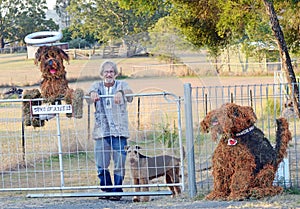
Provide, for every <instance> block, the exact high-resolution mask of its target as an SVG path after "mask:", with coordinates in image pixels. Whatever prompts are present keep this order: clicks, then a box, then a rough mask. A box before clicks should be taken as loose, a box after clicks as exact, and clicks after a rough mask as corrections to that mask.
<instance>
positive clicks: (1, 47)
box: [0, 35, 4, 49]
mask: <svg viewBox="0 0 300 209" xmlns="http://www.w3.org/2000/svg"><path fill="white" fill-rule="evenodd" d="M3 48H4V38H3V36H1V35H0V49H3Z"/></svg>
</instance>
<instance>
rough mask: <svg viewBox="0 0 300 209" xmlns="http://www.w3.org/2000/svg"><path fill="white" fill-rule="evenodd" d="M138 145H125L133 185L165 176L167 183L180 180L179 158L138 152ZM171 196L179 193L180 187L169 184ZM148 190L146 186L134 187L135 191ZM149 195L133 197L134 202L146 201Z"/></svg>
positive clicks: (146, 182)
mask: <svg viewBox="0 0 300 209" xmlns="http://www.w3.org/2000/svg"><path fill="white" fill-rule="evenodd" d="M139 149H140V147H139V146H126V147H125V150H126V152H127V153H128V158H129V164H130V169H131V175H132V178H133V182H134V184H135V185H141V184H148V183H149V180H152V179H154V178H158V177H161V176H165V179H166V183H167V184H175V183H179V180H180V174H179V173H180V159H179V158H176V157H173V156H169V155H160V156H154V157H148V156H145V155H142V154H141V153H140V152H139ZM169 188H170V190H171V191H172V194H173V195H172V196H173V197H174V196H175V195H179V194H180V193H181V188H180V187H179V186H169ZM141 190H142V191H149V188H148V187H141V188H140V187H136V188H135V191H136V192H139V191H141ZM149 200H150V197H149V196H142V197H141V199H140V197H138V196H134V197H133V201H134V202H140V201H142V202H148V201H149Z"/></svg>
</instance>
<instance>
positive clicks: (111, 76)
mask: <svg viewBox="0 0 300 209" xmlns="http://www.w3.org/2000/svg"><path fill="white" fill-rule="evenodd" d="M115 77H116V73H115V71H114V69H113V67H112V66H111V65H105V66H104V70H103V78H104V82H105V83H113V82H114V80H115Z"/></svg>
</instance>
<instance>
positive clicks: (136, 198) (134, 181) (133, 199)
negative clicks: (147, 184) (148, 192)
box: [132, 178, 141, 202]
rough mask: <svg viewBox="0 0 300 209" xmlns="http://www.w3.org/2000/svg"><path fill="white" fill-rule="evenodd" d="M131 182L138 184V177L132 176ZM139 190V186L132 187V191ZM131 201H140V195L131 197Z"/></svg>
mask: <svg viewBox="0 0 300 209" xmlns="http://www.w3.org/2000/svg"><path fill="white" fill-rule="evenodd" d="M133 184H134V185H139V184H140V182H139V179H138V178H134V179H133ZM140 190H141V188H140V187H135V188H134V191H135V192H139V191H140ZM132 201H133V202H140V197H139V196H134V197H133V198H132Z"/></svg>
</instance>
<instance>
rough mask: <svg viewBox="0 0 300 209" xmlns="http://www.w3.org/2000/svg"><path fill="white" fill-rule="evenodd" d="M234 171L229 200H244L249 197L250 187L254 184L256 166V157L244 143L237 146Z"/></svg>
mask: <svg viewBox="0 0 300 209" xmlns="http://www.w3.org/2000/svg"><path fill="white" fill-rule="evenodd" d="M236 151H237V153H235V155H233V156H239V157H237V158H236V161H235V166H234V173H233V175H232V177H231V185H230V191H231V192H230V195H229V196H228V198H227V199H228V200H243V199H245V198H248V197H249V189H250V188H251V187H252V185H253V181H254V176H253V171H254V169H255V167H256V164H255V159H254V157H253V155H252V154H251V153H250V151H249V150H248V149H247V148H246V147H245V146H243V145H240V147H237V149H236Z"/></svg>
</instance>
